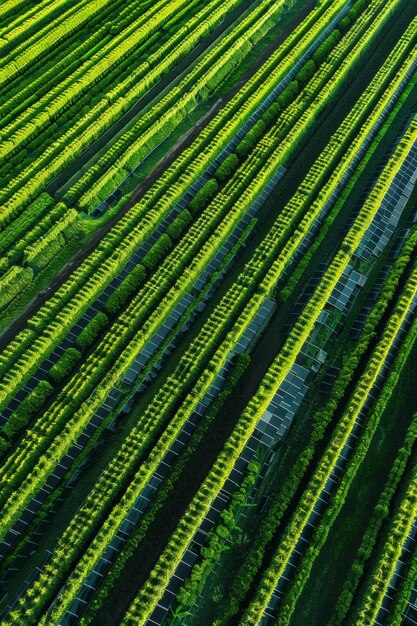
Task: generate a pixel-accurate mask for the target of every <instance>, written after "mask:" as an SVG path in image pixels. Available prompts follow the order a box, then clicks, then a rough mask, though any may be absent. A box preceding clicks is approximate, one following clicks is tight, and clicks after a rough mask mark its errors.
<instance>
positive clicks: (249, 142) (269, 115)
mask: <svg viewBox="0 0 417 626" xmlns="http://www.w3.org/2000/svg"><path fill="white" fill-rule="evenodd" d="M266 17H268V16H266ZM259 26H260V28H263V27H262V25H259ZM248 37H249V40H250V41H252V40H253V36H251V35H250V31H246V33H245V40H244V42H242V41H240V42H238V44H239V46H242V45H246V44H247V39H248ZM339 39H340V33H339V31H338V30H336V31H334V32H333V33H332V35H330V36H329V37H328V38H327V39H326V40H325V42H323V44H322V45H321V46H320V48H319V49H318V50H317V51H316V52H315V53H313V55H312V59H311V60H310V61H308V62H307V64H306V66H305V68H304V69H302V70H300V72H298V74H297V75H296V77H295V80H294V81H293V82H291V83H290V85H289V86H288V87H287V88H286V89H285V90H284V92H283V93H282V94H281V95H280V96H279V97H278V98H277V100H276V102H275V103H274V104H273V105H271V106H270V107H269V108H268V110H267V111H266V112H265V113H264V114H263V115H262V116H261V118H260V119H259V120H258V121H257V122H256V124H255V125H254V127H253V128H252V129H251V130H249V132H248V133H247V134H246V136H245V137H244V138H243V140H242V141H241V142H240V143H239V145H238V146H237V148H236V151H235V152H233V153H232V154H230V155H229V156H228V157H227V158H226V159H225V160H224V162H223V163H222V165H220V167H219V168H218V170H217V171H216V172H215V175H214V176H215V179H217V180H218V182H219V183H223V182H225V181H226V180H227V179H228V178H230V176H231V175H232V173H233V171H234V170H236V169H237V168H238V166H239V159H241V160H243V159H244V158H245V157H246V156H247V155H248V153H249V152H250V151H251V149H252V148H253V146H254V145H256V143H257V141H258V140H259V139H260V137H261V136H262V135H263V134H264V132H265V129H266V126H268V125H270V124H271V122H272V121H273V120H274V119H275V118H276V116H277V115H278V114H279V113H280V112H281V111H283V110H284V109H285V108H286V107H287V106H288V105H289V104H290V103H291V102H292V101H293V100H294V99H295V97H296V95H297V94H298V92H299V91H301V89H302V85H304V84H306V83H308V81H309V80H310V78H311V76H312V74H314V72H315V70H316V69H317V65H319V64H320V63H322V62H323V60H324V59H325V58H326V55H327V54H328V52H329V51H330V50H331V49H332V48H333V47H334V46H335V45H336V44H337V43H338V41H339ZM347 50H348V47H347V48H346V50H345V52H347ZM222 62H226V66H225V67H226V68H227V67H229V69H230V70H231V67H230V66H228V63H227V58H226V57H224V58H223V59H222ZM306 68H307V69H308V70H309V71H307V69H306ZM227 71H229V70H227ZM218 74H219V70H218V68H217V70H216V79H217V77H218ZM185 83H186V81H184V85H183V86H182V85H179V89H180V90H181V91H183V92H186V93H187V97H188V98H190V102H191V103H192V102H193V101H194V100H195V94H197V96H196V97H199V98H201V93H202V91H201V90H202V89H203V90H204V92H206V91H207V89H210V88H211V87H210V81H208V80H207V77H206V76H203V80H202V82H201V83H198V82H196V80H195V77H192V82H191V84H192V85H193V88H192V89H190V88H187V86H186V84H185ZM161 105H162V103H161ZM181 105H182V106H183V107H184V110H183V114H185V113H186V110H187V102H186V101H185V100H184V98H182V99H181ZM156 113H157V121H158V129H159V130H158V134H157V138H158V139H159V138H160V136H161V135H160V133H161V120H163V119H164V118H163V116H162V115H161V111H157V112H156ZM178 114H180V115H182V114H181V113H179V112H178V109H177V110H176V112H175V117H176V120H177V115H178ZM167 115H168V113H167ZM166 120H167V121H166V125H165V130H164V131H163V132H164V133H166V134H168V132H169V131H170V129H171V128H172V127H173V126H174V125H175V124H174V123H175V120H174V119H173V118H172V117H171V114H170V115H168V117H166ZM265 124H266V126H265ZM145 129H146V132H145ZM152 132H153V131H152V129H151V128H150V120H147V119H141V120H139V122H138V123H137V124H136V125H135V126H134V127H133V128H132V129H131V130H130V131H129V132H128V133H126V134H125V135H123V136H122V137H121V138H120V140H119V141H118V142H117V144H115V145H114V146H113V148H112V151H111V152H108V153H106V154H105V155H104V156H103V157H102V159H100V160H99V161H98V162H97V163H96V164H95V165H94V167H93V168H90V170H89V171H88V172H86V173H85V174H84V176H83V177H82V179H80V180H79V181H78V183H77V184H76V185H75V186H74V187H73V189H72V190H71V192H72V191H74V192H76V187H77V186H78V187H79V186H81V187H82V188H84V189H85V188H87V189H88V192H87V193H86V194H85V195H84V197H83V198H82V199H81V200H80V206H81V207H83V202H84V201H85V203H86V204H85V206H84V207H83V208H84V209H86V208H87V209H88V206H90V207H91V208H95V207H96V205H97V204H98V203H99V201H100V200H103V199H105V198H106V197H107V196H108V195H109V193H110V191H112V190H113V189H114V187H115V185H117V182H118V181H119V180H123V179H124V178H125V177H126V175H127V172H128V171H129V169H130V168H133V167H135V165H136V164H137V161H138V160H140V158H141V156H143V155H144V154H146V153H147V151H148V150H149V148H150V144H149V142H147V141H146V137H147V136H148V134H152ZM113 152H114V154H113ZM115 155H116V158H115ZM117 155H119V156H117ZM126 168H127V169H126ZM103 170H104V172H105V173H104V174H103V175H102V176H101V177H100V179H98V180H95V179H96V178H97V174H98V173H100V171H103ZM215 179H210V180H209V181H207V182H206V183H205V185H204V187H203V188H202V189H201V190H200V191H199V192H198V194H197V196H196V198H195V199H194V200H193V201H192V202H193V203H194V202H197V198H198V197H199V196H200V195H201V194H202V193H203V192H204V191H205V189H206V188H208V185H209V184H212V185H214V182H215ZM94 181H95V182H94ZM71 198H72V199H73V197H72V196H71Z"/></svg>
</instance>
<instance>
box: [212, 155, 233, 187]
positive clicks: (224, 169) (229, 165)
mask: <svg viewBox="0 0 417 626" xmlns="http://www.w3.org/2000/svg"><path fill="white" fill-rule="evenodd" d="M238 166H239V159H238V158H237V155H236V154H235V153H234V152H232V154H229V156H227V157H226V158H225V160H224V161H223V163H222V164H221V165H219V167H218V168H217V170H216V171H215V172H214V176H215V178H216V180H218V182H219V183H224V182H226V180H228V179H229V178H230V177H231V176H232V174H233V173H234V171H235V170H237V168H238Z"/></svg>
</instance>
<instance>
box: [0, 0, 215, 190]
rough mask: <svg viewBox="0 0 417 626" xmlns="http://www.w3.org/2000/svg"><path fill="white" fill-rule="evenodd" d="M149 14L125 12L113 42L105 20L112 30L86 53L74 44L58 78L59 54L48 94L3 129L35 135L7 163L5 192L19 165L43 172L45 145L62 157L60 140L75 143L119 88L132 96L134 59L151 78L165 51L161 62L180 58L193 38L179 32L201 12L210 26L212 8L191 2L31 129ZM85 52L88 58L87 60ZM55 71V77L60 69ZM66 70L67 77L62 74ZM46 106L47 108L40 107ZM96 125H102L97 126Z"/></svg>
mask: <svg viewBox="0 0 417 626" xmlns="http://www.w3.org/2000/svg"><path fill="white" fill-rule="evenodd" d="M148 4H149V2H148ZM210 6H211V5H210ZM148 8H149V7H148V6H147V5H146V4H145V5H143V6H142V5H141V6H140V7H131V10H130V12H129V13H128V14H126V15H123V12H122V15H121V16H120V21H118V22H117V28H115V27H114V25H113V26H112V31H114V32H113V33H112V34H113V37H109V32H108V25H109V19H111V16H107V15H103V16H102V20H103V21H104V25H106V29H103V28H100V26H103V24H101V21H102V20H100V22H99V23H98V24H97V31H96V32H94V35H93V36H92V37H88V40H87V41H86V42H84V43H83V45H82V48H84V50H82V49H81V50H80V47H77V46H76V45H74V43H76V42H73V46H72V47H73V50H72V54H71V50H69V51H68V53H67V54H66V55H63V52H64V51H61V55H60V56H61V57H62V56H64V58H65V59H66V60H67V66H66V67H64V68H62V67H61V72H60V73H58V68H59V63H58V61H59V60H60V58H59V54H58V59H57V68H56V70H57V73H56V75H54V76H53V77H52V80H50V81H49V82H50V84H49V88H48V89H43V94H42V95H41V94H40V95H39V98H38V100H37V101H34V102H33V103H32V104H31V103H30V102H28V103H27V104H26V105H25V103H24V102H23V103H20V106H19V107H18V108H17V109H16V110H12V114H11V115H9V116H8V117H9V120H8V122H7V123H3V127H4V128H3V134H5V133H7V134H8V136H9V137H10V136H11V135H14V136H16V133H18V132H23V131H24V130H25V129H26V130H27V131H28V132H29V133H30V136H28V137H27V139H24V143H22V144H19V145H18V146H17V149H16V150H14V151H10V152H9V154H8V158H7V161H6V160H5V162H4V166H3V167H2V169H1V173H2V176H3V185H4V186H10V184H12V183H13V174H14V173H15V171H13V170H14V167H15V166H16V165H19V166H20V168H21V169H24V163H25V162H26V161H28V156H29V164H30V163H32V164H33V165H34V166H35V164H37V167H38V168H41V167H42V164H45V161H44V160H43V159H42V151H44V150H45V145H48V146H55V148H56V149H55V151H51V150H50V151H49V158H50V159H52V157H53V156H54V154H55V153H56V154H57V153H58V152H59V149H60V147H61V148H62V145H63V144H62V143H60V140H61V139H62V138H63V137H64V136H65V137H66V138H67V141H69V139H70V137H73V136H74V134H73V133H72V132H71V131H72V130H73V125H74V120H77V119H78V120H81V119H84V118H85V119H88V118H86V117H85V116H86V115H87V114H88V113H89V112H90V111H92V110H94V109H95V107H96V105H97V104H98V103H101V104H103V101H104V100H105V98H106V97H107V100H108V94H109V93H111V92H113V91H114V90H115V86H116V89H117V90H118V93H119V96H123V94H124V95H126V94H129V93H130V88H129V85H131V84H132V83H131V81H132V73H133V72H132V56H134V57H135V65H141V62H142V64H143V63H145V62H146V66H147V69H148V72H149V69H150V67H151V66H150V65H149V61H152V59H153V56H152V53H153V52H158V55H161V54H162V50H161V49H162V48H163V49H164V52H165V56H159V60H165V59H166V57H167V56H168V55H169V53H170V51H175V50H177V52H179V49H178V44H179V43H181V44H184V45H187V37H186V36H184V35H186V33H184V32H183V33H182V35H183V37H182V39H178V30H180V29H181V30H184V28H185V24H187V23H190V22H191V20H193V19H195V17H196V12H198V15H199V16H200V17H201V19H203V21H204V18H205V17H206V12H207V8H208V7H206V8H205V10H204V11H203V12H202V11H201V10H200V8H201V7H200V5H199V3H198V1H197V0H192V2H190V3H189V5H188V6H187V9H186V10H185V9H183V10H180V11H177V12H176V13H175V14H174V15H173V16H172V17H171V18H169V19H168V21H166V22H164V23H163V24H162V25H161V26H160V28H159V30H158V29H155V30H154V32H153V33H152V34H151V36H150V37H149V38H148V39H147V40H146V42H145V43H142V44H140V43H139V46H138V47H137V48H136V49H135V50H133V51H131V53H130V54H127V55H125V56H124V57H123V58H122V59H120V60H119V61H118V62H117V63H116V64H113V65H110V66H109V67H108V68H107V69H106V68H104V69H105V71H103V72H102V73H101V75H100V76H99V77H98V78H97V79H95V80H94V81H93V82H91V81H90V84H89V85H86V86H85V87H86V88H85V89H84V90H82V91H81V92H80V93H79V94H78V95H77V97H76V98H75V99H73V100H72V101H71V102H70V103H69V105H68V106H67V105H66V104H65V103H64V108H62V106H63V103H62V98H61V101H60V102H61V108H58V109H57V110H56V114H55V115H53V116H52V118H51V119H50V121H49V123H48V124H47V125H45V124H43V125H40V124H38V125H37V126H34V125H33V124H32V125H31V121H32V120H33V118H34V117H36V115H37V113H36V111H38V113H40V114H42V113H43V111H44V110H45V107H48V103H49V102H54V100H55V99H56V97H57V96H58V97H59V95H60V90H59V87H60V84H62V83H63V82H65V81H67V82H68V80H69V79H70V78H71V76H73V75H74V74H76V73H77V72H78V73H80V72H81V68H82V69H83V70H84V73H86V72H88V71H90V70H93V69H94V67H95V65H94V63H92V61H91V58H92V57H93V56H94V57H95V58H94V61H95V64H97V63H98V62H99V60H100V56H101V57H103V58H104V59H105V58H106V52H107V54H108V53H109V51H110V52H111V51H112V48H111V43H112V41H114V38H115V37H117V36H118V35H119V34H120V33H123V34H124V35H125V37H128V35H129V34H131V33H132V29H134V26H135V25H137V23H138V20H139V21H141V20H142V19H143V14H144V13H146V12H147V11H146V10H147V9H148ZM211 8H212V10H214V8H215V6H211ZM112 9H113V7H112ZM125 10H126V9H125ZM148 12H149V11H148ZM106 13H107V11H106ZM89 23H90V22H89ZM123 26H124V28H123ZM93 27H94V24H92V25H91V26H90V28H93ZM87 34H88V33H87ZM119 43H120V42H119ZM157 45H158V48H157ZM109 46H110V49H109ZM70 48H71V45H70ZM83 52H84V54H82V53H83ZM68 57H69V59H68ZM103 58H102V60H103ZM178 58H179V59H180V58H181V55H179V56H178ZM73 59H74V60H73ZM145 59H146V61H145ZM61 60H62V59H61ZM68 60H73V61H72V63H68ZM155 60H156V59H155ZM83 61H84V62H83ZM141 67H142V65H141ZM51 69H52V71H53V69H54V68H51ZM62 69H63V70H64V71H62ZM71 69H72V71H71ZM35 78H36V76H35ZM49 78H51V77H49ZM160 78H161V75H158V80H159V79H160ZM122 88H123V89H122ZM138 88H139V86H138ZM141 89H142V92H141V94H139V95H144V94H145V95H146V92H147V89H145V91H143V89H144V85H143V83H142V84H141ZM64 93H65V90H64ZM17 95H18V94H15V96H17ZM41 100H42V103H40V101H41ZM15 101H16V98H15ZM137 101H138V98H137V99H136V100H132V101H131V103H130V106H132V105H134V104H137ZM18 102H19V100H18ZM122 105H123V106H124V107H126V98H124V100H123V101H122ZM125 110H126V108H124V111H125ZM105 112H106V109H104V110H102V111H101V114H103V113H105ZM19 113H20V114H19ZM94 121H95V122H96V120H94ZM103 122H107V123H108V125H109V124H110V120H109V117H108V116H106V118H105V120H103ZM113 122H118V123H120V120H119V121H118V118H115V119H114V120H113ZM90 123H91V120H90ZM87 127H88V125H87V126H85V125H84V126H83V125H82V124H81V125H79V126H78V131H79V132H84V130H86V129H87ZM7 134H6V136H5V139H7ZM98 136H99V134H97V135H96V136H95V137H98ZM83 145H84V147H89V146H90V143H89V142H88V137H87V136H86V138H85V141H84V144H83ZM57 151H58V152H57ZM35 171H36V170H35V167H33V170H32V173H33V174H34V173H35ZM63 173H65V172H63ZM63 173H62V174H63Z"/></svg>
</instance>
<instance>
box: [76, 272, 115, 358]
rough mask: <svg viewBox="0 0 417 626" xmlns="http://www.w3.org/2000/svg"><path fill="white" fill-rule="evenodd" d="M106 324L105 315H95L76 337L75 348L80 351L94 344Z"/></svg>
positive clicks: (107, 319) (106, 318)
mask: <svg viewBox="0 0 417 626" xmlns="http://www.w3.org/2000/svg"><path fill="white" fill-rule="evenodd" d="M126 278H127V277H126ZM108 324H109V318H108V317H107V315H106V314H105V313H102V312H101V311H99V313H97V314H96V315H95V316H94V317H93V319H92V320H90V321H89V322H88V324H87V326H86V327H85V328H84V329H83V330H82V331H81V332H80V334H79V335H78V337H77V341H76V344H77V346H78V347H79V348H80V349H81V350H86V349H87V348H88V347H89V346H91V344H92V343H94V341H95V340H96V339H97V337H98V336H99V335H100V334H101V333H102V331H103V330H104V329H105V328H106V327H107V326H108Z"/></svg>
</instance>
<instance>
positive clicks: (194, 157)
mask: <svg viewBox="0 0 417 626" xmlns="http://www.w3.org/2000/svg"><path fill="white" fill-rule="evenodd" d="M328 17H329V15H328V11H326V12H325V13H324V14H323V17H322V19H321V20H319V24H318V29H319V30H318V32H320V30H321V29H323V28H324V24H325V23H326V20H327V18H328ZM305 22H306V23H305ZM310 26H311V22H310V18H309V17H308V18H307V20H304V22H303V23H302V24H301V25H300V26H299V28H298V29H296V31H294V33H293V36H290V38H289V40H290V41H289V44H292V43H294V41H298V39H299V38H300V36H302V35H303V34H304V35H305V37H304V39H305V41H306V45H308V44H309V43H310V42H311V39H310V38H309V37H308V36H307V34H309V30H308V29H309V28H310ZM315 36H317V32H316V30H314V31H313V33H312V34H311V37H315ZM303 50H304V48H301V50H300V53H302V52H303ZM287 53H288V57H289V63H290V64H291V63H293V62H294V59H295V58H296V54H295V53H294V51H292V53H289V50H288V49H287V47H286V45H283V46H281V47H280V49H279V51H277V53H276V54H275V55H273V57H274V58H273V59H271V58H270V59H269V60H268V61H267V62H266V63H265V64H264V65H263V66H262V67H261V68H260V69H259V70H258V72H257V73H256V75H255V76H254V77H253V78H252V79H251V80H250V81H248V83H246V84H245V86H244V87H243V88H242V89H241V90H240V91H239V93H238V94H236V96H235V97H234V98H233V99H232V101H230V102H229V103H228V104H227V105H226V107H225V111H224V112H223V111H221V112H220V113H219V114H218V115H217V116H216V118H215V119H213V120H212V122H211V123H210V124H209V125H208V126H207V127H206V128H205V129H204V130H203V132H202V135H203V136H202V138H201V140H200V139H199V138H198V139H197V140H196V141H195V142H194V143H193V145H192V146H191V147H190V148H189V149H188V150H186V151H184V152H183V154H182V156H181V157H180V158H179V159H177V161H176V162H175V163H174V164H173V165H172V166H171V167H170V168H168V170H166V172H165V173H164V174H163V175H162V176H161V177H160V179H159V180H158V182H157V183H156V184H155V185H154V186H153V187H152V189H151V190H150V191H149V192H147V194H145V197H144V199H143V200H142V201H140V202H139V203H138V204H137V205H135V206H134V207H132V209H130V210H129V211H128V212H127V214H126V215H125V216H124V217H122V218H121V219H120V220H119V221H118V223H117V224H116V226H115V227H114V229H112V231H111V232H110V233H109V234H108V236H106V237H105V238H103V240H102V242H101V244H100V246H99V247H98V248H96V250H95V251H94V252H93V253H92V254H91V255H90V256H89V258H88V260H87V261H86V262H84V263H83V264H82V266H80V267H79V268H78V269H77V270H76V271H75V272H73V273H72V275H71V278H70V279H69V281H67V282H66V283H65V284H64V285H63V286H62V287H61V288H60V289H59V290H57V292H56V294H55V295H54V296H53V297H52V298H51V299H49V301H48V302H47V304H46V305H45V306H44V307H42V308H41V309H40V311H39V312H38V314H37V315H35V316H34V317H33V318H32V320H31V329H32V330H28V329H26V330H25V331H23V332H22V333H21V334H19V335H17V337H16V341H14V342H13V343H12V344H10V345H9V347H8V348H7V349H6V351H4V353H3V355H2V357H0V359H1V366H2V367H1V369H2V374H4V373H5V371H6V369H7V364H8V363H9V364H10V363H13V362H16V361H17V357H18V356H19V354H20V355H21V354H22V353H23V350H24V349H25V348H26V347H27V345H28V343H29V338H30V339H31V340H32V342H35V341H36V337H37V334H38V333H39V332H42V330H44V329H45V327H46V325H47V323H48V322H50V320H51V319H53V318H56V316H57V315H58V312H59V311H60V310H62V309H64V310H63V311H62V312H63V316H62V318H61V323H62V322H63V321H64V320H65V319H67V320H68V319H71V321H72V323H75V322H76V321H77V319H79V317H80V316H81V315H82V313H83V310H85V309H86V308H88V306H89V305H90V304H91V303H92V302H93V300H94V299H95V298H96V297H97V295H98V293H99V292H100V290H101V289H103V288H105V286H106V285H107V284H108V283H109V282H110V280H111V279H112V278H114V276H116V275H117V273H118V272H119V271H120V269H122V267H123V266H124V265H125V264H126V263H127V261H128V259H129V258H130V256H131V255H132V254H133V253H134V251H135V249H136V247H137V246H138V245H140V244H141V243H142V242H143V241H144V240H145V238H146V236H148V234H150V233H151V232H152V229H153V228H155V226H156V225H157V224H158V223H159V221H160V220H161V219H162V218H163V217H164V215H165V214H166V213H167V211H168V210H169V209H170V208H171V206H172V203H173V202H176V201H177V200H179V199H180V198H181V197H182V195H183V194H184V191H185V189H186V188H187V186H189V185H190V184H192V183H193V182H195V180H197V178H198V176H199V173H200V172H202V171H204V168H206V167H208V165H209V163H210V161H211V159H213V158H215V156H216V155H217V154H218V152H219V151H220V149H221V146H222V145H224V143H226V142H227V141H228V140H229V139H230V138H231V137H232V136H233V135H234V134H235V132H237V130H238V128H239V127H240V126H241V124H242V123H243V122H244V121H245V120H246V119H248V118H249V116H250V114H251V113H252V112H253V111H254V110H255V109H256V107H257V106H258V105H259V103H260V102H262V100H263V98H264V97H265V95H266V94H267V93H268V91H269V90H270V89H271V87H273V86H274V84H276V82H277V81H278V80H279V79H280V78H281V77H282V76H283V74H284V73H285V72H286V71H288V69H287V68H288V66H287V65H285V66H284V67H283V69H282V71H281V68H280V69H279V70H275V72H273V71H272V70H273V68H274V66H275V62H279V61H283V60H284V58H285V55H286V54H287ZM268 73H269V76H268ZM267 77H268V78H267ZM229 118H231V119H230V120H229V122H228V123H227V124H226V121H227V120H228V119H229ZM213 136H215V137H216V140H214V141H212V142H211V145H210V140H211V139H212V137H213ZM186 168H187V169H186ZM168 190H169V192H168ZM117 246H119V249H120V253H119V254H113V251H114V250H115V249H116V247H117ZM120 246H122V248H120ZM103 252H104V254H103ZM109 252H110V254H111V255H112V258H111V261H110V262H108V268H107V269H108V270H110V272H109V271H108V272H106V273H105V272H104V271H103V269H104V268H103V266H104V264H105V259H106V258H107V257H108V256H109ZM122 252H123V254H121V253H122ZM120 257H122V258H120ZM118 258H120V260H119V262H118ZM96 277H97V278H98V279H99V280H96ZM83 285H84V286H85V289H84V290H83V293H82V297H81V298H79V299H78V305H80V304H81V305H82V306H81V307H80V306H78V307H77V306H75V307H74V305H73V304H71V306H69V307H65V306H64V305H66V304H67V302H68V301H69V299H70V298H71V297H72V296H74V295H75V294H76V292H77V290H78V289H81V288H82V287H83ZM91 296H92V297H91ZM84 301H85V302H84ZM74 314H75V315H74ZM35 331H36V332H35ZM64 333H65V334H66V325H65V326H64ZM62 336H64V334H62V335H60V337H62ZM45 339H46V338H44V341H45ZM47 341H48V340H47ZM58 341H59V339H56V340H55V342H54V343H55V345H57V343H58ZM41 345H42V344H41V342H38V343H37V345H36V348H37V349H39V348H40V347H41ZM55 345H53V344H52V345H51V343H50V344H49V346H48V348H47V349H48V353H50V352H51V351H52V349H53V347H55ZM17 379H18V377H17V376H12V377H11V378H9V383H10V384H13V382H12V381H16V380H17Z"/></svg>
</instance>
